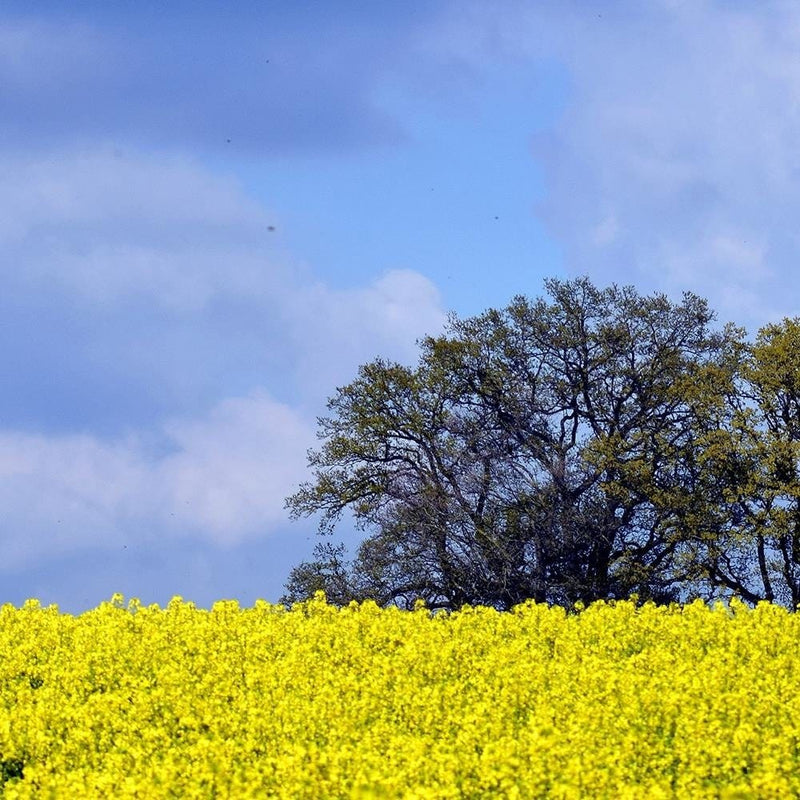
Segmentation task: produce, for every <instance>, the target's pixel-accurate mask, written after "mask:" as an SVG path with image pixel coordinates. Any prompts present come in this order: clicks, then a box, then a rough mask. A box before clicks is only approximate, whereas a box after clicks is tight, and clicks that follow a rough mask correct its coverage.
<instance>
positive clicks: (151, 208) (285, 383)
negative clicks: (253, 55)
mask: <svg viewBox="0 0 800 800" xmlns="http://www.w3.org/2000/svg"><path fill="white" fill-rule="evenodd" d="M0 208H2V209H3V210H4V213H3V214H0V247H1V248H2V250H3V253H4V258H3V259H2V260H0V279H1V280H2V281H3V284H4V286H5V287H6V290H7V292H8V293H9V294H8V295H7V296H11V294H13V295H14V302H15V303H16V304H17V306H18V307H20V308H25V304H26V303H30V304H31V308H34V309H35V308H37V305H36V304H37V302H38V297H39V295H40V294H41V295H43V296H44V295H47V296H48V297H51V296H53V295H54V296H55V298H56V300H55V301H49V302H56V303H57V304H58V306H59V308H63V309H67V312H66V316H69V315H72V317H74V318H78V319H80V321H81V322H80V326H79V327H78V331H79V332H80V333H81V335H82V336H83V337H84V338H83V339H82V340H81V341H80V343H78V344H77V345H76V346H77V347H79V348H80V347H83V348H84V350H83V351H82V352H79V353H78V354H77V355H76V354H74V353H72V352H71V351H70V353H71V358H72V361H70V367H69V369H70V370H71V372H69V373H68V374H66V375H65V376H62V377H61V378H60V380H62V383H63V382H64V381H66V385H65V386H62V385H60V384H58V383H57V379H56V378H54V382H53V384H52V386H48V391H51V392H52V398H51V401H50V402H51V404H52V406H53V407H54V408H56V407H57V405H58V403H59V402H60V392H61V391H65V394H66V395H67V396H70V397H71V395H70V392H72V393H77V394H78V396H80V392H81V388H80V387H81V374H86V375H89V374H91V375H93V376H94V375H96V374H100V375H102V374H103V371H104V370H105V371H106V373H107V374H108V376H109V378H108V379H109V380H113V379H114V377H113V376H114V375H124V376H125V379H126V381H127V382H128V383H126V385H130V386H132V387H133V391H136V388H135V387H136V385H137V384H136V381H137V380H138V381H139V384H141V386H142V392H143V393H144V394H145V395H146V396H148V397H149V396H150V394H155V395H156V396H158V398H159V402H160V403H162V404H163V405H162V408H163V407H164V405H165V406H166V407H167V408H171V409H172V411H171V412H168V418H167V419H166V420H164V419H163V417H162V418H160V419H150V420H149V422H148V423H147V424H140V427H139V428H138V429H137V428H135V427H133V426H132V424H131V423H129V422H126V421H125V417H124V413H125V412H124V411H122V412H120V414H121V416H119V419H117V421H116V425H115V426H114V430H124V431H129V433H128V434H120V435H114V434H106V435H94V434H92V433H87V431H89V432H91V431H92V429H93V422H92V416H91V414H89V415H88V416H87V420H88V421H87V424H86V425H85V426H84V428H83V429H82V431H83V432H82V433H80V434H77V433H76V434H72V433H58V432H57V431H56V432H52V431H51V432H50V433H48V434H47V435H45V434H35V433H27V432H22V431H15V430H8V429H7V430H5V431H0V507H1V508H2V509H3V522H2V523H1V524H0V550H1V551H2V552H3V554H4V555H3V566H4V568H5V569H13V568H18V567H21V566H23V565H26V564H29V563H30V562H33V561H36V560H37V559H40V558H44V557H45V556H46V557H54V556H55V557H57V556H58V555H59V554H63V553H67V552H70V551H75V550H78V549H82V548H89V549H91V548H98V547H105V548H112V549H113V548H118V547H124V546H125V545H126V544H127V543H131V542H132V541H134V540H136V541H139V540H145V541H147V540H148V539H149V540H150V541H152V540H153V538H154V537H161V536H174V537H184V536H191V537H194V538H196V539H199V540H204V541H207V542H212V543H214V544H216V545H235V544H237V543H239V542H242V541H244V540H248V539H252V538H253V537H259V536H269V534H270V531H274V530H276V529H277V528H279V527H280V526H282V525H284V524H285V522H286V520H287V518H288V517H287V513H286V511H285V510H284V508H283V503H284V498H285V497H286V496H287V495H288V494H290V493H292V492H293V491H294V490H295V489H296V487H297V485H298V484H299V483H300V482H301V481H302V480H304V479H306V478H307V477H308V474H307V468H306V452H307V449H308V448H309V447H312V446H314V445H315V444H316V443H317V442H316V437H315V435H314V434H315V429H316V426H315V424H314V422H313V420H314V416H315V414H317V413H319V412H320V411H321V410H322V406H323V402H324V399H325V397H326V396H327V395H329V394H331V393H333V391H334V389H335V387H336V385H337V383H344V382H346V381H349V380H350V379H352V378H353V377H354V376H355V374H356V370H357V366H358V364H360V363H362V362H364V361H367V360H371V359H372V358H374V357H375V356H376V355H383V356H386V357H390V358H399V359H405V360H410V359H413V358H414V356H415V354H416V348H415V345H414V341H415V339H416V338H418V337H421V336H423V335H424V334H426V333H435V332H437V330H438V329H439V328H440V327H441V326H442V323H443V322H444V313H443V311H442V310H441V307H440V304H439V302H440V301H439V295H438V291H437V290H436V288H435V286H434V285H433V284H432V283H431V282H430V281H429V280H427V279H426V278H425V277H424V276H422V275H420V274H419V273H416V272H414V271H412V270H396V271H391V272H388V273H386V274H384V275H382V276H378V277H376V278H375V279H374V280H373V281H372V282H371V283H369V284H368V285H366V286H357V287H353V288H350V289H338V288H335V287H331V286H329V285H327V284H325V283H323V282H321V281H319V280H315V279H314V277H313V275H312V274H311V271H310V269H309V268H307V267H304V266H298V265H297V264H296V262H295V260H293V259H292V257H291V256H290V255H289V254H287V253H286V252H285V250H284V249H282V247H281V246H280V244H279V241H278V242H276V239H277V238H278V237H279V235H280V234H277V235H274V232H273V231H270V230H269V227H270V225H273V224H274V223H275V222H277V220H276V218H275V215H274V214H272V213H270V212H269V211H268V210H265V209H264V208H262V206H260V205H259V204H258V203H256V202H255V201H253V200H252V199H250V198H249V197H248V196H247V195H246V193H245V192H244V191H243V190H242V188H241V187H240V186H238V185H237V184H236V183H235V182H233V181H230V180H228V179H227V178H224V177H219V176H217V175H214V174H212V173H210V172H208V171H207V170H205V169H204V168H202V167H201V166H200V165H198V164H194V163H192V162H189V161H187V160H184V159H181V158H177V157H173V156H168V155H159V154H155V155H144V154H135V155H131V156H128V157H126V158H117V157H115V156H114V155H113V153H108V152H106V153H100V154H96V155H86V154H82V153H77V154H72V155H70V154H62V155H61V156H58V157H47V158H45V157H36V158H34V157H29V158H26V159H22V160H14V159H12V158H11V157H10V156H7V155H6V156H2V157H0ZM5 212H7V213H5ZM54 290H55V291H54ZM48 293H49V294H48ZM131 304H133V305H134V309H135V310H134V311H133V312H132V311H130V308H131ZM17 306H15V308H16V307H17ZM45 307H48V306H46V305H45ZM142 309H144V310H142ZM131 314H132V315H133V316H129V315H131ZM15 319H17V322H16V323H15V324H20V323H19V320H20V319H21V320H28V321H29V322H30V326H29V327H28V328H25V330H24V331H19V330H14V331H12V334H13V335H16V336H18V337H20V339H19V340H20V341H21V340H22V339H23V338H24V337H26V336H39V337H41V336H44V337H46V338H47V337H58V336H67V335H68V334H66V333H64V332H61V331H60V330H59V329H58V328H48V327H46V325H47V321H46V320H40V321H36V320H34V318H33V315H32V314H31V315H25V314H21V315H18V316H17V317H16V318H15ZM94 320H96V321H97V324H96V327H93V321H94ZM132 320H133V325H132V324H131V321H132ZM25 324H26V325H27V324H28V323H27V322H26V323H25ZM54 324H58V323H54ZM134 325H135V327H134ZM95 330H96V331H97V333H96V334H95V333H93V331H95ZM42 331H44V332H42ZM263 353H266V354H267V356H266V357H264V356H263V355H262V354H263ZM82 358H83V360H81V359H82ZM270 359H271V360H270ZM264 364H266V365H267V366H268V367H271V368H272V374H271V378H270V379H265V377H264V374H263V372H262V371H261V367H262V366H263V365H264ZM270 380H271V381H272V383H270ZM150 384H153V385H150ZM167 387H171V388H169V390H168V389H167ZM234 387H235V388H234ZM287 387H288V388H289V389H291V390H292V391H290V392H288V394H290V395H291V396H292V397H293V398H294V400H293V405H287V404H286V403H282V402H279V401H278V400H277V399H276V397H277V396H278V395H281V396H285V395H286V394H287V392H286V391H285V390H286V389H287ZM87 391H89V390H87ZM85 400H86V402H87V404H88V405H89V406H90V407H91V406H92V404H93V403H94V404H95V405H96V403H95V402H94V399H93V398H92V397H91V396H90V395H89V394H88V393H87V394H86V397H85ZM70 402H74V398H71V399H70ZM130 407H131V408H135V401H132V403H131V406H130ZM186 408H191V411H187V410H185V409H186ZM95 413H96V412H95ZM103 413H105V410H103ZM51 427H52V426H51ZM57 430H63V427H62V428H58V427H57Z"/></svg>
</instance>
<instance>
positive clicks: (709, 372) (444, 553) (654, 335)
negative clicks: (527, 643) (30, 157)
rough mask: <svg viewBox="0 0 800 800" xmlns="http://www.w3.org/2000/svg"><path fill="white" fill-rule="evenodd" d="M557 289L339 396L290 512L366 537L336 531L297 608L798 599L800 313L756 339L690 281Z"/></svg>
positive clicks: (487, 316) (383, 366)
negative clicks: (678, 289) (674, 290)
mask: <svg viewBox="0 0 800 800" xmlns="http://www.w3.org/2000/svg"><path fill="white" fill-rule="evenodd" d="M545 289H546V297H543V298H538V299H536V300H530V299H528V298H526V297H524V296H517V297H515V298H514V300H513V301H512V302H511V304H510V305H509V306H508V307H507V308H505V309H503V310H495V309H490V310H488V311H486V312H485V313H483V314H481V315H479V316H476V317H473V318H469V319H464V320H460V319H458V318H457V317H455V316H451V318H450V320H449V323H448V326H447V329H446V332H445V334H444V335H442V336H439V337H426V338H425V339H423V340H422V341H421V342H420V355H419V360H418V363H417V365H416V367H413V368H412V367H407V366H403V365H401V364H397V363H393V362H388V361H385V360H382V359H376V360H375V361H373V362H371V363H369V364H366V365H363V366H362V367H361V368H360V369H359V373H358V377H357V378H356V380H354V381H353V382H352V383H350V384H349V385H347V386H344V387H341V388H339V389H337V390H336V393H335V394H334V395H333V397H332V398H331V399H330V400H329V402H328V411H329V414H328V415H327V416H326V417H323V418H320V420H319V431H318V435H319V438H320V440H321V446H320V447H319V449H316V450H312V451H310V452H309V465H310V467H311V468H312V470H313V480H311V481H309V482H307V483H304V484H303V485H301V486H300V487H299V490H298V491H297V492H296V493H295V494H294V495H292V496H291V497H289V498H288V499H287V507H288V508H289V509H290V511H291V514H292V516H294V517H302V516H309V515H314V514H319V515H320V527H319V529H320V533H322V534H331V533H332V532H333V531H334V529H335V526H336V524H337V523H338V522H339V521H340V519H341V517H342V515H343V514H345V513H348V514H350V515H352V517H353V519H354V520H355V523H356V525H357V527H358V528H359V529H360V530H362V531H364V532H365V534H366V535H365V538H364V540H363V542H362V544H361V545H360V547H359V548H358V551H357V552H356V553H355V555H354V558H352V559H351V560H348V558H347V554H346V551H345V549H344V547H343V546H341V545H336V544H334V543H332V542H331V541H330V540H323V542H322V543H321V544H320V545H319V546H318V547H317V549H316V551H315V560H313V561H311V562H306V563H303V564H300V565H298V567H296V568H295V569H294V570H293V572H292V574H291V576H290V578H289V581H288V583H287V595H286V599H287V600H288V601H291V600H297V599H302V598H304V597H307V596H309V595H311V594H313V592H314V591H316V590H318V589H323V590H324V591H326V593H327V594H328V597H329V599H330V600H332V601H333V602H338V603H345V602H348V601H349V600H351V599H363V598H367V597H370V598H373V599H375V600H376V601H378V602H379V603H381V604H390V603H397V604H399V605H401V606H407V605H411V604H413V602H414V601H415V600H417V599H423V600H425V601H426V603H428V604H429V605H430V606H431V607H443V608H457V607H459V606H461V605H463V604H465V603H471V604H486V605H492V606H495V607H497V608H509V607H511V606H513V605H515V604H517V603H520V602H522V601H524V600H526V599H529V598H533V599H535V600H538V601H546V602H551V603H559V604H565V605H566V604H571V603H574V602H576V601H579V600H580V601H584V602H590V601H592V600H595V599H605V598H623V597H628V596H630V595H631V594H633V593H635V594H637V595H638V596H639V597H640V598H642V599H653V600H655V601H657V602H668V601H671V600H676V599H679V598H681V597H686V596H688V595H697V596H707V597H713V596H719V595H722V594H725V593H736V594H739V595H741V596H742V597H744V598H745V599H747V600H749V601H751V602H754V601H756V600H758V599H762V598H763V599H780V600H782V601H785V602H787V603H790V604H792V605H796V604H797V603H798V602H800V489H798V477H797V464H798V455H800V450H798V448H800V444H798V443H799V442H800V346H799V345H800V323H798V322H796V321H795V322H792V321H789V320H787V321H784V323H783V324H782V325H773V326H768V327H767V328H765V329H763V330H762V331H761V332H760V334H759V337H758V339H757V341H756V343H755V344H754V345H750V344H748V343H747V341H746V338H745V333H744V331H743V330H742V329H740V328H737V327H735V326H733V325H725V326H723V327H714V325H713V323H714V314H713V312H712V311H711V310H710V309H709V307H708V304H707V302H706V301H705V300H703V299H702V298H700V297H697V296H696V295H693V294H689V293H686V294H684V295H683V298H682V300H681V301H680V302H673V301H671V300H669V299H668V298H667V297H666V296H664V295H662V294H653V295H650V296H643V295H641V294H639V293H638V292H637V291H636V290H635V289H633V288H632V287H617V286H611V287H609V288H605V289H600V288H598V287H596V286H594V285H593V284H592V283H591V282H590V281H589V280H588V279H586V278H581V279H576V280H569V281H562V280H549V281H546V283H545Z"/></svg>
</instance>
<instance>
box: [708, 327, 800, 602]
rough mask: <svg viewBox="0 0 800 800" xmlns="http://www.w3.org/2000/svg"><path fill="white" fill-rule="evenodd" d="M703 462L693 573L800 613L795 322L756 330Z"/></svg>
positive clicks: (799, 336)
mask: <svg viewBox="0 0 800 800" xmlns="http://www.w3.org/2000/svg"><path fill="white" fill-rule="evenodd" d="M718 411H719V415H718V417H717V419H716V421H715V424H714V428H715V430H714V432H713V435H709V436H707V437H706V440H705V442H706V445H707V446H706V448H705V450H704V451H703V452H702V454H701V460H702V463H703V473H704V489H703V495H704V497H705V498H706V509H707V511H708V512H709V513H707V515H706V517H705V519H704V520H703V524H702V525H701V526H699V529H700V534H699V536H698V538H697V543H698V545H699V546H698V548H697V552H696V554H695V564H696V565H697V567H698V573H697V576H698V577H702V579H703V580H704V581H706V582H707V583H708V585H709V586H710V587H711V588H712V590H717V591H722V592H725V593H731V594H736V595H738V596H740V597H742V598H743V599H745V600H747V601H748V602H750V603H756V602H758V601H760V600H767V601H778V602H781V603H783V604H785V605H786V606H788V607H789V608H792V609H796V608H797V607H798V604H800V319H785V320H783V322H782V323H780V324H771V325H767V326H765V327H763V328H762V329H761V330H760V331H759V332H758V335H757V338H756V342H755V344H754V345H751V346H748V347H747V349H746V355H745V358H744V359H743V361H742V363H741V368H740V370H739V372H738V375H737V389H736V392H735V393H733V394H731V395H730V396H728V397H727V399H726V402H725V404H724V405H723V406H721V407H720V408H719V409H718Z"/></svg>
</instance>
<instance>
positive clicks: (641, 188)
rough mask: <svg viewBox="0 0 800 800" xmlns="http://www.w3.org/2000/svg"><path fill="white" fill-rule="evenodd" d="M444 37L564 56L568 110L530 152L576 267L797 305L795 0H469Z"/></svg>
mask: <svg viewBox="0 0 800 800" xmlns="http://www.w3.org/2000/svg"><path fill="white" fill-rule="evenodd" d="M440 44H443V45H444V46H443V47H442V51H443V56H442V57H443V58H447V57H449V56H450V54H453V53H454V54H456V55H457V56H458V57H459V58H463V59H469V60H470V61H471V63H473V64H475V63H479V62H481V61H485V60H487V59H491V58H501V59H509V58H511V59H518V60H519V59H522V60H527V61H526V63H527V68H530V69H536V68H537V65H538V64H541V63H543V62H549V63H552V62H557V63H559V64H561V65H563V67H564V68H565V70H566V73H567V86H568V98H567V103H566V106H565V109H564V113H563V115H562V116H561V118H560V120H559V121H558V122H557V123H556V124H555V126H554V127H553V128H552V129H551V130H550V131H548V132H547V133H546V134H544V135H542V136H540V137H538V138H537V141H536V144H535V146H534V154H535V156H536V157H537V158H538V159H539V160H540V161H541V163H542V165H543V167H544V169H545V173H546V176H547V177H546V184H547V197H546V199H545V201H544V203H543V204H542V213H543V216H544V217H545V219H546V220H547V222H548V224H549V227H550V230H551V231H552V232H553V233H554V234H555V235H556V237H557V238H558V240H559V241H560V243H561V244H562V245H563V247H564V252H565V256H566V260H567V266H568V268H569V269H570V270H571V271H572V272H574V273H576V274H584V273H588V274H590V275H591V276H592V277H594V278H595V279H596V280H598V281H600V282H610V281H617V282H631V283H635V284H636V285H638V286H640V287H641V288H644V289H648V290H649V289H651V288H660V289H664V290H667V291H669V292H674V293H678V292H680V291H681V290H685V289H691V290H693V291H696V292H698V293H700V294H703V295H705V296H707V297H708V298H709V299H710V300H711V302H712V306H715V307H716V308H718V310H719V312H720V315H721V316H722V317H723V318H725V317H727V316H728V315H730V314H736V316H737V318H738V320H740V321H745V322H748V323H761V322H764V321H765V319H766V316H765V315H771V314H773V313H777V314H779V315H780V314H783V313H793V312H796V309H797V306H798V305H799V304H800V284H799V283H798V282H797V281H796V280H794V274H795V270H796V264H795V262H796V253H797V242H796V241H795V236H794V234H793V233H792V231H793V229H794V227H795V226H796V219H797V215H798V212H800V181H799V180H798V177H800V150H798V148H797V142H798V141H800V61H799V60H798V58H797V52H798V49H800V7H798V5H797V4H796V3H791V2H782V1H781V0H774V1H772V2H769V1H767V2H762V3H757V4H745V3H728V2H723V0H701V1H700V2H692V3H681V2H656V3H635V2H623V3H617V4H613V5H608V4H606V5H604V6H603V7H602V8H601V7H600V6H595V5H591V4H585V3H579V2H565V3H537V4H529V3H517V2H509V3H505V4H500V5H499V6H498V5H497V4H495V3H485V2H476V3H474V4H473V5H472V6H471V14H463V15H461V17H460V19H459V21H458V22H457V23H453V24H452V25H451V27H450V28H449V29H448V30H446V31H444V32H442V33H441V42H440ZM521 63H522V62H521ZM747 298H749V299H747ZM734 299H735V300H734Z"/></svg>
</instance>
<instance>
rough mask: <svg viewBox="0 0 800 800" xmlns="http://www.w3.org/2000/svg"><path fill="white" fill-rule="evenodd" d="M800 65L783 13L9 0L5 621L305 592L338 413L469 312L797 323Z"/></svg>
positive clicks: (788, 8) (2, 300)
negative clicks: (316, 494)
mask: <svg viewBox="0 0 800 800" xmlns="http://www.w3.org/2000/svg"><path fill="white" fill-rule="evenodd" d="M799 50H800V6H799V5H798V4H797V3H795V2H779V1H778V0H762V2H759V3H750V2H737V0H691V1H687V2H682V0H630V1H627V0H610V1H609V2H607V3H602V4H599V3H595V2H589V1H588V0H583V2H580V1H579V0H538V1H537V2H532V1H531V0H529V1H528V2H514V1H513V0H452V1H449V2H448V1H447V0H441V1H440V0H429V1H427V2H422V1H421V0H419V1H418V0H405V1H404V2H403V3H369V2H364V1H363V0H362V2H356V0H350V1H346V0H325V2H322V1H321V0H318V1H316V2H315V1H314V0H306V2H299V1H298V0H261V1H260V2H247V0H243V1H242V2H239V3H236V4H230V3H223V2H204V1H203V0H194V1H193V2H191V3H189V2H184V1H183V0H173V2H170V3H162V2H158V3H156V2H152V0H137V2H128V1H127V0H119V1H118V2H114V3H107V2H99V1H98V2H81V1H80V0H70V2H65V1H64V2H49V1H48V0H39V2H37V3H30V2H28V1H27V0H25V1H24V2H17V0H4V2H3V4H2V6H0V282H1V284H0V374H2V376H3V391H2V392H0V603H5V602H10V603H14V604H15V605H18V604H20V603H22V602H23V601H24V600H25V599H27V598H33V597H35V598H38V599H39V600H40V601H41V602H43V603H46V604H51V603H55V604H58V606H59V607H60V608H61V609H62V610H63V611H67V612H69V613H80V612H81V611H83V610H86V609H88V608H92V607H94V606H96V605H97V604H98V603H100V602H102V601H103V600H107V599H109V598H110V597H111V595H112V594H114V593H122V594H123V595H124V596H125V597H127V598H131V597H137V598H139V599H140V600H141V601H142V602H144V603H159V604H164V603H166V602H168V601H169V600H170V598H172V597H173V596H176V595H179V596H182V597H184V598H185V599H186V600H192V601H194V602H196V603H197V604H198V605H200V606H204V607H208V606H210V605H211V604H212V603H213V602H214V601H215V600H218V599H223V598H226V599H230V598H235V599H237V600H239V602H240V603H241V604H243V605H252V603H253V602H254V601H255V600H256V599H257V598H263V599H266V600H269V601H273V602H275V601H277V600H278V599H279V598H280V596H281V594H282V593H283V585H284V582H285V580H286V579H287V577H288V574H289V571H290V570H291V568H292V566H294V565H295V564H297V563H298V562H300V561H302V560H304V559H308V558H309V557H310V556H311V554H312V551H313V547H314V544H315V543H316V542H317V536H316V533H315V532H316V521H315V520H314V519H308V520H297V521H291V520H290V519H289V517H288V513H287V511H286V510H285V508H284V500H285V498H286V497H287V496H288V495H290V494H292V493H293V492H294V491H296V489H297V487H298V486H299V484H300V483H301V482H303V481H306V480H310V479H311V477H312V476H311V473H310V472H309V470H308V469H307V464H306V452H307V450H308V448H310V447H314V446H315V445H316V443H317V440H316V437H315V432H316V427H317V426H316V419H317V417H318V416H320V415H322V414H324V413H325V403H326V400H327V398H328V397H330V396H331V395H333V394H334V392H335V390H336V387H338V386H343V385H345V384H347V383H348V382H350V381H351V380H352V379H353V378H355V376H356V374H357V369H358V366H359V365H360V364H363V363H366V362H369V361H371V360H373V359H374V358H377V357H382V358H388V359H393V360H397V361H399V362H401V363H406V364H413V363H414V362H415V360H416V356H417V353H418V350H417V345H416V342H417V340H418V339H419V338H421V337H423V336H425V335H428V334H430V335H436V334H438V333H441V332H442V331H443V330H444V325H445V322H446V319H447V315H448V314H449V313H451V312H452V313H455V314H457V315H458V316H459V317H466V316H471V315H474V314H478V313H480V312H482V311H484V310H486V309H487V308H490V307H493V308H501V307H503V306H504V305H506V304H507V303H508V302H510V301H511V299H512V297H513V296H514V295H516V294H525V295H528V296H530V297H536V296H539V295H541V294H542V291H543V281H544V280H545V279H546V278H549V277H555V278H570V277H576V276H581V275H587V276H589V277H590V278H591V279H592V280H593V281H594V282H595V283H597V284H598V285H600V286H604V285H608V284H611V283H618V284H632V285H634V286H636V287H637V288H638V289H639V290H640V291H642V292H647V293H649V292H652V291H661V292H665V293H667V294H668V295H669V296H671V297H673V298H675V299H679V298H680V295H681V293H682V292H684V291H692V292H695V293H697V294H700V295H702V296H704V297H706V298H707V299H708V300H709V302H710V304H711V306H712V308H714V309H715V310H716V312H717V314H718V317H719V320H720V322H727V321H734V322H737V323H739V324H742V325H745V326H746V327H747V328H748V330H749V331H751V332H755V331H756V330H757V329H758V327H759V326H761V325H763V324H765V323H767V322H771V321H778V320H780V319H781V318H782V317H784V316H790V317H792V316H795V315H796V314H797V313H798V305H799V304H800V281H798V280H797V278H796V275H797V260H798V259H797V254H798V245H799V244H800V243H799V242H798V236H800V234H798V226H797V219H798V216H800V148H799V147H798V142H800V59H798V57H797V54H798V51H799ZM336 538H337V539H342V540H343V541H345V542H347V543H348V544H351V545H352V544H354V543H356V542H357V541H358V536H357V534H356V533H355V532H354V530H353V528H352V524H351V523H350V521H349V520H347V519H345V520H343V523H342V526H341V528H340V530H339V531H337V537H336Z"/></svg>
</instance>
